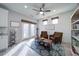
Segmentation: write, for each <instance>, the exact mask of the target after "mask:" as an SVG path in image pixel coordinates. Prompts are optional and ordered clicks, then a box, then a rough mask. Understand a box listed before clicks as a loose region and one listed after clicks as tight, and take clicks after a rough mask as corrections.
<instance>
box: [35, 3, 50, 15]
mask: <svg viewBox="0 0 79 59" xmlns="http://www.w3.org/2000/svg"><path fill="white" fill-rule="evenodd" d="M33 10H34V11H37V12H38V13H37V14H36V15H38V14H42V15H45V12H50V11H51V10H47V9H46V10H45V4H44V3H43V4H42V7H40V9H39V10H37V9H33Z"/></svg>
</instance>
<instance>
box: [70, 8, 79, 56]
mask: <svg viewBox="0 0 79 59" xmlns="http://www.w3.org/2000/svg"><path fill="white" fill-rule="evenodd" d="M71 45H72V51H73V53H74V54H76V55H79V8H77V9H76V10H75V12H74V14H73V16H72V19H71Z"/></svg>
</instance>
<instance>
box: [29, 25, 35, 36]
mask: <svg viewBox="0 0 79 59" xmlns="http://www.w3.org/2000/svg"><path fill="white" fill-rule="evenodd" d="M30 27H31V29H30V30H31V36H34V35H35V24H31V26H30Z"/></svg>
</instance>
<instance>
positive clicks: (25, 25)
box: [23, 23, 29, 38]
mask: <svg viewBox="0 0 79 59" xmlns="http://www.w3.org/2000/svg"><path fill="white" fill-rule="evenodd" d="M28 37H29V23H23V38H28Z"/></svg>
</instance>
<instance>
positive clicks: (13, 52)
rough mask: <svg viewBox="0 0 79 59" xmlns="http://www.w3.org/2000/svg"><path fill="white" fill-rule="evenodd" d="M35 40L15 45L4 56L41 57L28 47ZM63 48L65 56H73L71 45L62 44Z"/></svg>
mask: <svg viewBox="0 0 79 59" xmlns="http://www.w3.org/2000/svg"><path fill="white" fill-rule="evenodd" d="M33 40H34V39H30V40H26V41H23V42H21V43H19V44H18V45H15V46H14V47H12V48H10V49H8V50H7V52H3V56H40V55H39V54H38V53H36V52H35V51H34V50H32V49H31V48H30V47H28V46H27V45H31V43H32V41H33ZM62 46H64V48H65V55H66V56H72V52H71V47H70V45H69V43H64V42H63V43H62Z"/></svg>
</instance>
